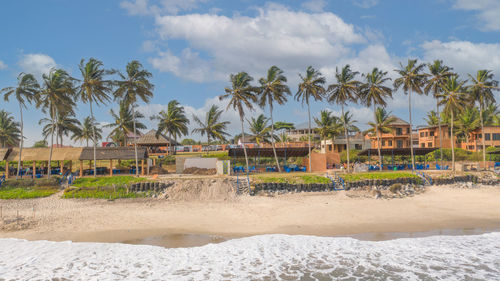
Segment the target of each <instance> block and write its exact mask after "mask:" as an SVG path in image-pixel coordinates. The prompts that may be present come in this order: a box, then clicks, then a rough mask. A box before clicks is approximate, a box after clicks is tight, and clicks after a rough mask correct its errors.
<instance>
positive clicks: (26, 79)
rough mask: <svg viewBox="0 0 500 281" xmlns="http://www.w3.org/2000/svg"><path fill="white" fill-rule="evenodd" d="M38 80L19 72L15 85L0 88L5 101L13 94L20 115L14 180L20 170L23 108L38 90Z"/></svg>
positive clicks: (22, 142)
mask: <svg viewBox="0 0 500 281" xmlns="http://www.w3.org/2000/svg"><path fill="white" fill-rule="evenodd" d="M38 88H40V85H38V82H37V81H36V79H35V76H33V75H32V74H25V73H20V74H19V75H18V76H17V85H16V86H15V87H7V88H3V89H2V90H0V93H3V94H4V99H5V101H9V98H10V96H11V95H14V96H15V98H16V100H17V102H18V103H19V115H20V117H21V123H20V124H21V140H20V141H19V159H18V161H17V173H16V180H17V179H18V177H19V173H20V172H21V155H22V153H23V144H24V130H23V129H24V121H23V108H24V109H26V108H27V107H26V103H31V101H33V99H34V97H35V95H36V93H37V92H38Z"/></svg>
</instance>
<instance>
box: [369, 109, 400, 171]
mask: <svg viewBox="0 0 500 281" xmlns="http://www.w3.org/2000/svg"><path fill="white" fill-rule="evenodd" d="M394 121H396V117H394V116H391V112H387V111H386V110H385V108H383V107H377V109H376V110H375V122H368V125H370V127H371V128H370V129H368V130H366V131H365V132H364V133H365V134H367V133H373V134H376V135H377V148H378V157H379V162H380V169H382V156H381V153H380V146H381V145H380V135H381V134H388V133H391V132H392V127H391V126H390V125H391V123H393V122H394Z"/></svg>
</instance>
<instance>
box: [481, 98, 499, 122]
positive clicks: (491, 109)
mask: <svg viewBox="0 0 500 281" xmlns="http://www.w3.org/2000/svg"><path fill="white" fill-rule="evenodd" d="M499 113H500V111H499V110H498V106H497V105H496V104H493V103H492V104H489V105H488V106H487V107H486V108H485V109H483V123H484V125H485V126H492V125H493V119H494V118H495V116H496V115H497V114H499Z"/></svg>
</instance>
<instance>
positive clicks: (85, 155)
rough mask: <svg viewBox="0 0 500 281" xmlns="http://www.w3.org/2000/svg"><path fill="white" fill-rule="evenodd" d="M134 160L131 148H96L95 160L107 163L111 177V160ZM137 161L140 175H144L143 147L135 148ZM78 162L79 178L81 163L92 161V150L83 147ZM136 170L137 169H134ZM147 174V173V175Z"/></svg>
mask: <svg viewBox="0 0 500 281" xmlns="http://www.w3.org/2000/svg"><path fill="white" fill-rule="evenodd" d="M132 159H135V150H134V148H133V147H97V148H96V160H97V161H103V160H108V161H109V174H110V175H113V160H117V161H120V160H132ZM137 159H138V160H139V161H140V164H139V165H140V167H141V174H142V175H144V174H145V173H146V172H147V171H146V169H145V167H144V166H145V164H146V163H145V161H146V160H147V159H148V152H147V149H146V148H144V147H138V148H137ZM78 160H80V176H83V161H93V160H94V148H92V147H84V148H83V149H82V153H81V155H80V157H79V158H78ZM136 168H138V167H136ZM148 174H149V173H148Z"/></svg>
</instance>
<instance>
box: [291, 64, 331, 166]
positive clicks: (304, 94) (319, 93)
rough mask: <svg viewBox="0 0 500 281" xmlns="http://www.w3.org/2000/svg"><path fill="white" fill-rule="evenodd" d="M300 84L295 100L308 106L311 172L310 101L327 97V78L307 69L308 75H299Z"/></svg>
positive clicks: (310, 67) (311, 69)
mask: <svg viewBox="0 0 500 281" xmlns="http://www.w3.org/2000/svg"><path fill="white" fill-rule="evenodd" d="M299 77H300V80H301V82H300V84H299V88H298V90H297V93H296V94H295V100H297V101H301V102H302V105H304V103H305V104H306V105H307V118H308V119H307V122H308V127H309V135H308V142H309V172H311V108H310V103H309V102H310V101H309V100H310V99H311V98H312V99H314V100H315V101H321V100H323V96H324V95H325V88H324V87H323V85H324V84H325V83H326V80H325V77H323V75H321V72H319V71H318V70H316V69H314V68H313V67H312V66H309V67H307V69H306V73H305V75H304V76H303V75H302V74H299Z"/></svg>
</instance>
